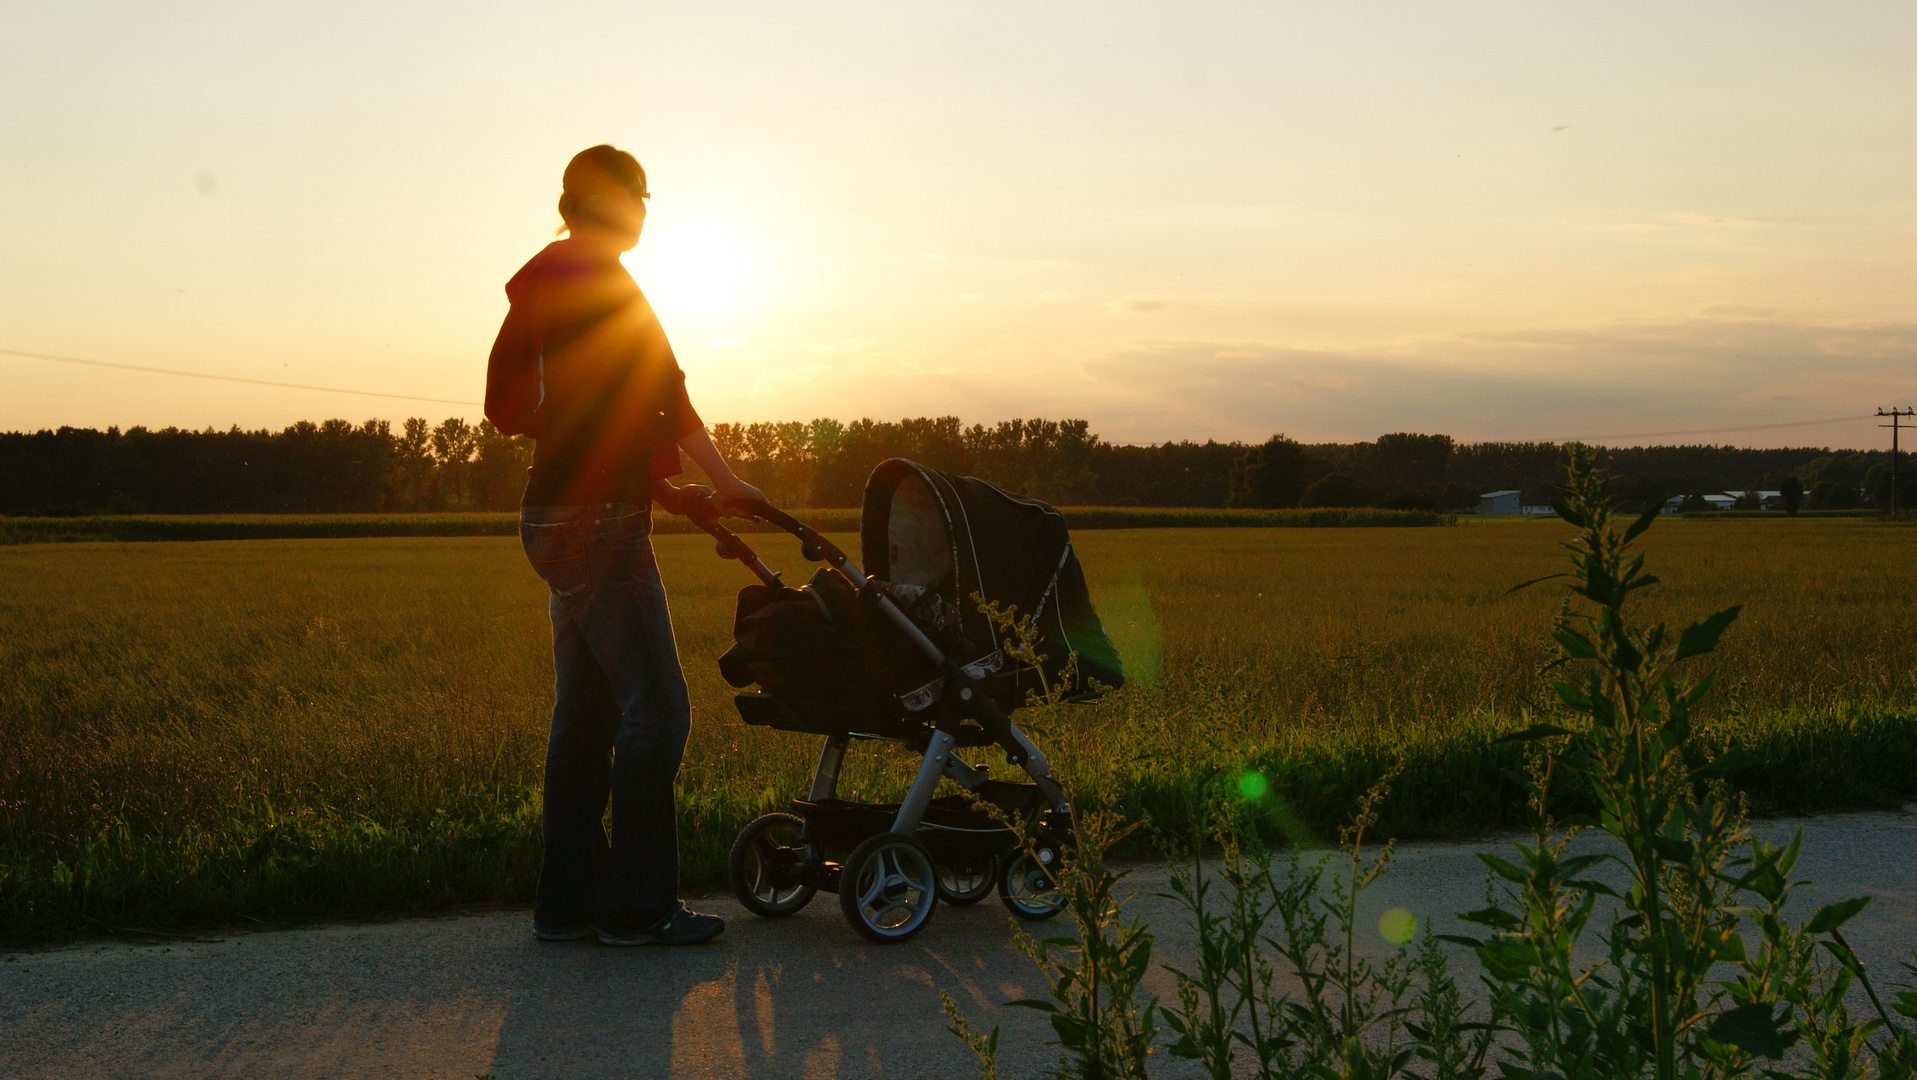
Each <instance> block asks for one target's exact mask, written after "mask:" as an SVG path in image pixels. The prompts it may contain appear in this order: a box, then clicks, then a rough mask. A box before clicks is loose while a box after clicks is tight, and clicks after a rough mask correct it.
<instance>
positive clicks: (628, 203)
mask: <svg viewBox="0 0 1917 1080" xmlns="http://www.w3.org/2000/svg"><path fill="white" fill-rule="evenodd" d="M646 197H647V191H646V170H644V169H642V168H640V167H639V162H638V160H637V159H635V158H634V157H633V156H632V155H631V154H628V153H626V152H625V151H624V150H620V149H618V148H616V147H613V146H608V145H606V144H604V143H601V144H600V145H598V146H594V147H590V148H588V149H585V150H581V151H580V152H579V153H577V154H575V155H573V159H572V161H571V162H569V163H567V165H566V175H565V180H564V183H563V190H562V191H561V192H560V195H559V216H560V217H562V218H564V219H565V220H566V228H568V229H570V230H572V233H573V235H574V236H580V235H581V234H590V233H598V234H609V235H607V237H606V238H607V239H610V240H618V241H622V242H623V243H622V245H621V247H620V250H622V251H623V250H625V249H626V248H629V247H631V246H632V245H633V244H636V243H638V242H639V231H640V229H642V228H643V227H644V226H645V223H646V202H645V200H646Z"/></svg>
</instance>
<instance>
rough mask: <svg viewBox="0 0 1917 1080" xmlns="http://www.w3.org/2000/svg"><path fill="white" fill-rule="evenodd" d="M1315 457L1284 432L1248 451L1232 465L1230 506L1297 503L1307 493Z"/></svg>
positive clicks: (1268, 506) (1226, 502) (1226, 500)
mask: <svg viewBox="0 0 1917 1080" xmlns="http://www.w3.org/2000/svg"><path fill="white" fill-rule="evenodd" d="M1310 468H1311V459H1310V458H1308V457H1306V456H1305V448H1304V447H1303V446H1301V445H1299V444H1298V443H1296V442H1294V441H1292V440H1291V439H1287V438H1285V437H1284V436H1283V435H1273V436H1272V437H1271V439H1270V440H1269V441H1267V442H1266V443H1265V444H1264V445H1263V446H1254V447H1252V448H1251V449H1250V450H1247V451H1245V452H1244V454H1243V455H1241V456H1240V457H1239V458H1238V460H1237V461H1236V462H1234V463H1233V464H1232V467H1231V487H1230V489H1229V492H1228V494H1226V496H1225V505H1226V506H1255V507H1267V508H1270V507H1285V506H1297V505H1298V500H1299V499H1300V498H1301V497H1303V495H1304V493H1305V486H1306V484H1307V480H1306V477H1307V476H1308V475H1309V470H1310Z"/></svg>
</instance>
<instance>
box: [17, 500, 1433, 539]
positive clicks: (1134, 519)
mask: <svg viewBox="0 0 1917 1080" xmlns="http://www.w3.org/2000/svg"><path fill="white" fill-rule="evenodd" d="M1064 513H1065V517H1066V520H1067V521H1068V522H1070V524H1071V527H1072V528H1074V529H1081V530H1083V529H1178V528H1210V529H1216V528H1241V527H1243V528H1253V527H1255V528H1352V527H1367V528H1380V527H1381V528H1403V527H1412V528H1418V527H1426V526H1432V525H1448V524H1451V523H1452V522H1453V521H1455V520H1456V515H1453V514H1440V513H1434V512H1431V511H1426V510H1370V509H1354V510H1339V509H1330V508H1325V509H1314V510H1301V509H1290V510H1248V509H1207V508H1203V507H1153V506H1068V507H1066V508H1065V509H1064ZM792 514H793V515H794V516H796V517H798V518H800V519H801V520H803V521H805V522H806V523H807V524H809V525H811V526H812V527H813V528H815V529H820V530H823V531H826V532H833V531H838V530H846V531H856V530H857V529H858V527H859V511H858V509H857V508H856V507H840V508H834V509H827V510H794V511H792ZM653 525H654V530H655V532H657V533H660V534H671V533H690V532H697V531H698V527H697V526H695V525H693V524H692V522H690V521H688V520H686V519H685V518H682V517H673V516H671V515H669V514H660V515H658V516H657V518H656V519H655V520H654V523H653ZM733 525H734V528H735V530H736V531H738V532H750V533H764V532H776V531H777V530H776V529H775V528H774V527H773V526H770V525H765V524H762V523H760V522H756V521H738V522H734V523H733ZM517 535H519V513H518V512H517V511H511V512H501V511H487V512H476V513H436V514H127V515H118V514H113V515H107V514H102V515H97V516H83V517H0V546H5V545H10V544H48V543H76V542H88V541H96V540H116V541H122V542H147V541H164V540H296V539H298V540H312V539H323V538H345V537H355V538H358V537H368V536H517Z"/></svg>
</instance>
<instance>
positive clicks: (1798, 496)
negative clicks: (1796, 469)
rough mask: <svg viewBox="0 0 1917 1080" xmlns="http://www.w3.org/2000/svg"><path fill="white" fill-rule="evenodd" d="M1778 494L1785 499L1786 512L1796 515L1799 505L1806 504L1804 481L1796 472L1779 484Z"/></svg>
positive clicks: (1792, 515)
mask: <svg viewBox="0 0 1917 1080" xmlns="http://www.w3.org/2000/svg"><path fill="white" fill-rule="evenodd" d="M1778 494H1779V495H1780V497H1782V499H1783V500H1784V512H1785V513H1786V514H1789V515H1790V516H1791V517H1796V516H1797V509H1798V507H1800V506H1802V505H1803V504H1804V482H1803V481H1802V480H1799V479H1798V478H1797V476H1796V475H1795V474H1792V475H1790V476H1786V477H1785V478H1784V482H1783V483H1782V484H1780V485H1778Z"/></svg>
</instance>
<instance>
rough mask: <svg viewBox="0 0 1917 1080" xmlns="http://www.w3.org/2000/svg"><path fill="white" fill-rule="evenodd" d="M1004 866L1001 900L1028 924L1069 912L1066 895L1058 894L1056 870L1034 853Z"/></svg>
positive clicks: (1017, 857)
mask: <svg viewBox="0 0 1917 1080" xmlns="http://www.w3.org/2000/svg"><path fill="white" fill-rule="evenodd" d="M1045 850H1050V849H1045ZM1000 863H1001V865H1002V866H1003V868H1004V869H1003V870H1001V871H1000V873H999V876H998V898H999V899H1000V900H1002V901H1004V903H1005V908H1006V910H1008V911H1010V912H1011V913H1012V914H1014V915H1016V916H1018V917H1019V918H1021V919H1024V920H1025V921H1027V922H1037V921H1038V920H1040V919H1049V918H1051V917H1052V916H1054V915H1056V914H1058V913H1059V912H1061V911H1064V910H1065V896H1064V894H1062V893H1060V892H1059V891H1058V882H1057V881H1056V880H1055V879H1054V878H1053V876H1052V875H1053V871H1052V870H1051V869H1050V868H1048V867H1046V866H1045V865H1043V864H1041V863H1040V862H1039V861H1038V860H1037V859H1034V858H1032V856H1031V853H1030V852H1023V851H1022V852H1019V853H1018V854H1017V855H1015V856H1013V857H1012V858H1010V859H1002V860H1000Z"/></svg>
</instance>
